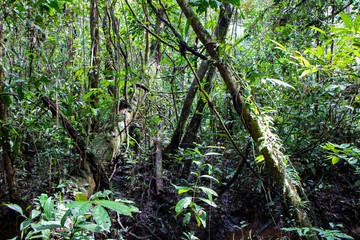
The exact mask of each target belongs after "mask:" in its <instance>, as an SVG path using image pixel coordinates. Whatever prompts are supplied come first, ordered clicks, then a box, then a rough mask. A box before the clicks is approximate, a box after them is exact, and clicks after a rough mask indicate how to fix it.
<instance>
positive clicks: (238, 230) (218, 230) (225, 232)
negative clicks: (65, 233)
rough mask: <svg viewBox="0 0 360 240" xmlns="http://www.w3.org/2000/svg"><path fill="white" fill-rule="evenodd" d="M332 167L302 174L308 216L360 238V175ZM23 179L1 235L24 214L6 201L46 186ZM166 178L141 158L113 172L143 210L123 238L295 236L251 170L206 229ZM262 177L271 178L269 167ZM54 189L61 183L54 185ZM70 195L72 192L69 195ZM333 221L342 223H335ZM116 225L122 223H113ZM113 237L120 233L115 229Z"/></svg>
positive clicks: (26, 201) (123, 193) (11, 231)
mask: <svg viewBox="0 0 360 240" xmlns="http://www.w3.org/2000/svg"><path fill="white" fill-rule="evenodd" d="M332 168H333V169H331V170H330V171H327V172H321V171H317V174H316V176H317V177H316V178H315V177H313V178H312V179H310V178H309V177H308V178H305V177H303V179H304V180H303V183H305V188H304V189H305V191H306V193H307V195H308V198H309V201H310V202H311V209H312V211H309V214H310V218H311V219H312V220H313V222H314V225H316V226H318V227H321V228H322V229H324V230H325V229H337V230H340V231H341V232H343V233H346V234H348V235H350V236H352V237H353V238H354V239H360V202H359V201H360V192H359V188H358V187H354V182H355V181H356V180H358V176H354V175H349V174H348V173H349V171H348V170H346V166H343V165H341V164H338V165H337V166H333V167H332ZM129 176H132V177H129ZM18 177H21V176H18ZM20 179H22V180H21V181H19V186H20V187H19V193H18V196H19V197H17V198H14V197H12V195H5V196H2V197H1V199H0V203H1V207H0V226H1V227H0V240H2V239H9V238H12V237H14V236H15V235H16V234H19V225H20V223H21V221H22V220H23V219H22V217H20V216H18V215H17V214H16V212H15V211H13V210H10V209H8V208H7V207H5V206H3V203H9V202H12V203H17V204H19V205H21V206H22V207H23V209H25V208H26V207H27V206H29V205H31V204H32V199H33V198H34V197H36V196H39V195H40V194H41V193H42V192H46V191H47V190H48V188H45V187H46V184H45V185H41V184H39V181H44V179H42V180H41V179H39V178H37V177H31V176H28V177H25V178H24V177H23V178H20ZM164 179H165V183H166V186H167V188H166V190H165V191H166V192H165V194H163V195H160V196H158V195H156V193H155V191H154V185H155V181H154V176H153V174H152V170H151V166H149V165H145V164H141V163H137V164H135V165H132V166H131V167H127V168H123V169H118V170H117V171H116V172H115V174H114V180H113V184H112V186H113V192H115V193H116V192H117V193H116V194H115V197H117V198H123V199H128V200H132V201H134V202H135V205H136V206H137V207H138V208H139V209H140V210H141V213H138V214H135V215H134V217H135V218H134V219H131V218H123V219H124V220H122V221H123V222H122V225H123V226H126V227H127V230H126V231H123V235H124V236H125V239H137V237H136V236H138V237H142V236H147V238H145V239H180V238H181V237H185V235H184V232H189V230H190V231H192V232H194V235H196V236H197V237H198V238H199V239H214V240H215V239H217V240H219V239H297V237H295V232H286V231H284V230H282V228H283V227H287V223H288V222H287V218H286V216H283V215H282V212H281V210H282V206H281V201H280V199H279V197H278V195H277V194H276V192H275V191H274V188H273V187H271V185H270V184H268V186H265V185H262V186H259V184H260V183H259V181H258V180H257V179H256V178H255V177H253V176H251V175H250V173H249V174H248V176H246V177H243V178H240V179H237V181H236V182H235V183H234V184H233V185H232V186H231V188H230V189H229V190H228V191H227V192H225V193H224V194H223V195H222V196H220V197H219V198H218V199H216V200H215V201H216V203H217V204H218V206H219V207H220V208H211V209H209V208H207V209H206V212H207V216H208V225H207V228H206V229H205V228H202V227H197V224H196V222H195V220H194V219H193V222H191V223H190V226H187V227H184V226H182V224H181V221H182V218H181V217H178V218H177V217H175V215H176V214H175V211H174V209H172V207H173V206H175V205H176V202H177V201H178V200H179V199H180V197H181V196H179V195H178V194H177V192H176V190H175V188H174V187H173V186H171V184H170V183H174V184H180V181H179V180H177V179H176V176H173V175H172V174H171V171H168V172H165V176H164ZM263 179H268V180H269V182H271V180H270V179H269V178H267V177H266V173H265V177H263ZM54 185H55V184H54ZM214 189H215V190H216V186H214ZM52 191H57V189H56V188H53V189H52ZM68 197H69V198H71V196H70V195H69V196H68ZM27 213H29V210H28V211H27ZM180 216H181V215H180ZM338 224H340V225H338ZM335 225H338V226H337V227H335V228H331V226H335ZM114 228H120V227H119V225H118V224H117V223H114ZM180 236H181V237H180ZM112 237H113V238H116V237H119V236H117V235H116V234H114V235H113V236H112ZM99 239H100V236H99ZM139 239H140V238H139Z"/></svg>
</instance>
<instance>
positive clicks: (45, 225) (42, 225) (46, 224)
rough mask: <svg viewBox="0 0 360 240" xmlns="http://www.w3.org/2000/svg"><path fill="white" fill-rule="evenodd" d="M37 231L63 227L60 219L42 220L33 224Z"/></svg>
mask: <svg viewBox="0 0 360 240" xmlns="http://www.w3.org/2000/svg"><path fill="white" fill-rule="evenodd" d="M31 226H32V228H33V229H34V230H35V231H43V230H47V229H54V228H61V224H60V221H43V220H42V221H40V222H38V223H35V224H31Z"/></svg>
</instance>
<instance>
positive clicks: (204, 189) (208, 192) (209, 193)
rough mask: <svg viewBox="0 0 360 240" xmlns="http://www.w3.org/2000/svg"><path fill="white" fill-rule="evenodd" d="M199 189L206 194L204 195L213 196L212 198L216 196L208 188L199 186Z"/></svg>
mask: <svg viewBox="0 0 360 240" xmlns="http://www.w3.org/2000/svg"><path fill="white" fill-rule="evenodd" d="M199 189H201V190H202V191H203V192H204V193H206V195H214V196H217V195H218V194H217V193H216V192H215V191H214V190H212V189H211V188H208V187H204V186H201V187H199Z"/></svg>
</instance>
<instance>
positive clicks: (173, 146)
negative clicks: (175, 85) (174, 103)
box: [164, 60, 210, 153]
mask: <svg viewBox="0 0 360 240" xmlns="http://www.w3.org/2000/svg"><path fill="white" fill-rule="evenodd" d="M209 65H210V61H208V60H204V61H202V62H201V64H200V67H199V69H198V71H197V73H196V74H197V75H198V77H199V79H200V81H201V80H202V79H203V78H204V76H205V74H206V72H207V70H208V68H209ZM197 90H198V82H197V80H196V78H194V80H193V82H192V83H191V86H190V88H189V91H188V92H187V94H186V97H185V101H184V104H183V107H182V109H181V113H180V118H179V121H178V124H177V126H176V129H175V131H174V133H173V135H172V138H171V141H170V143H169V145H168V146H167V147H166V148H165V150H164V153H174V152H175V151H176V150H177V149H178V148H179V144H180V142H181V138H182V136H183V134H184V129H185V126H186V122H187V119H188V117H189V114H190V111H191V106H192V103H193V101H194V98H195V96H196V92H197Z"/></svg>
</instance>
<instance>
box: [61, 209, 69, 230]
mask: <svg viewBox="0 0 360 240" xmlns="http://www.w3.org/2000/svg"><path fill="white" fill-rule="evenodd" d="M71 215H72V212H71V210H70V209H69V210H67V211H66V213H65V214H64V216H63V217H62V218H61V221H60V224H61V227H64V225H65V222H66V219H67V218H68V217H69V216H71Z"/></svg>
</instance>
